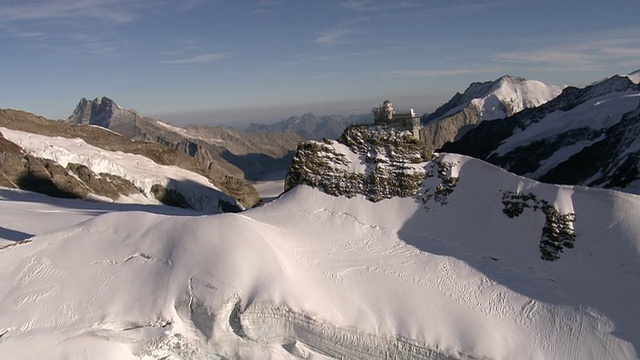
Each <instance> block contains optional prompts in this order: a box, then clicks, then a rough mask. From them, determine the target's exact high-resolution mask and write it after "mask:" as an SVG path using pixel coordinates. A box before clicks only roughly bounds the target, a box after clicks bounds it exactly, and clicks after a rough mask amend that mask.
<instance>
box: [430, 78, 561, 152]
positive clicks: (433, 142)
mask: <svg viewBox="0 0 640 360" xmlns="http://www.w3.org/2000/svg"><path fill="white" fill-rule="evenodd" d="M562 89H563V86H554V85H546V84H544V83H542V82H539V81H535V80H527V79H525V78H522V77H514V76H509V75H505V76H502V77H500V78H499V79H496V80H494V81H487V82H475V83H472V84H471V85H469V87H468V88H467V89H466V90H465V91H464V93H462V94H460V93H456V94H455V95H454V96H453V97H452V98H451V99H450V100H449V101H448V102H447V103H445V104H444V105H442V106H440V107H439V108H438V109H436V110H435V111H434V112H433V113H431V114H428V115H425V116H423V117H422V122H423V123H424V125H423V128H422V129H421V131H420V139H421V141H423V142H424V143H425V144H426V146H427V147H428V148H429V149H431V150H436V149H439V148H440V147H441V146H442V145H444V144H445V143H446V142H447V141H454V140H456V139H459V138H460V137H461V136H462V135H464V134H465V133H466V132H467V131H468V130H470V129H472V128H473V127H474V126H476V125H477V124H478V123H480V122H482V121H485V120H495V119H501V118H504V117H507V116H510V115H513V114H515V113H517V112H519V111H522V110H523V109H527V108H532V107H536V106H539V105H541V104H543V103H545V102H547V101H549V100H551V99H553V98H554V97H555V96H557V95H559V94H560V92H561V90H562Z"/></svg>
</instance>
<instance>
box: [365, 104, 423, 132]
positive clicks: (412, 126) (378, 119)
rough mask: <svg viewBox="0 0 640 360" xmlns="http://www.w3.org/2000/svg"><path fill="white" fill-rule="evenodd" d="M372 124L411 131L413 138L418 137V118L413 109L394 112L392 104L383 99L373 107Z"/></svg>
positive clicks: (419, 126)
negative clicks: (378, 104)
mask: <svg viewBox="0 0 640 360" xmlns="http://www.w3.org/2000/svg"><path fill="white" fill-rule="evenodd" d="M373 119H374V120H373V123H374V125H383V126H389V127H391V128H393V129H396V130H400V131H407V130H408V131H411V133H412V134H413V137H414V138H415V139H420V128H421V127H422V126H421V124H420V118H419V117H418V116H416V114H415V113H414V112H413V109H410V110H409V111H407V112H396V111H395V110H394V109H393V104H392V103H391V101H389V100H385V101H384V102H383V103H382V106H380V107H377V108H373Z"/></svg>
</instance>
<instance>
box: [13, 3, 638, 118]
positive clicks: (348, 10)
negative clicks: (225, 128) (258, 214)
mask: <svg viewBox="0 0 640 360" xmlns="http://www.w3.org/2000/svg"><path fill="white" fill-rule="evenodd" d="M639 12H640V4H639V3H638V2H637V0H612V1H608V2H595V1H585V2H579V3H578V2H568V1H563V2H559V1H552V0H535V1H534V0H480V1H470V0H460V1H442V0H427V1H412V0H405V1H401V2H387V1H381V0H332V1H326V2H307V1H304V2H294V1H275V0H254V1H242V2H233V1H218V0H158V1H134V2H132V1H128V0H86V1H82V2H79V1H75V0H56V1H48V0H30V1H25V2H18V1H9V2H8V3H7V4H3V6H2V7H1V8H0V44H1V45H2V48H3V56H2V59H0V76H1V77H2V79H3V82H4V83H5V84H8V85H7V86H4V87H2V88H1V89H0V99H1V100H0V108H17V109H23V110H26V111H29V112H32V113H35V114H37V115H42V116H45V117H48V118H52V119H64V118H66V117H68V116H69V115H70V114H71V112H72V111H73V109H74V107H75V105H76V103H77V102H78V101H79V100H80V99H81V98H83V97H84V98H88V99H92V98H95V97H100V96H107V97H109V98H111V99H113V100H114V101H116V102H117V103H118V104H121V105H122V106H123V107H125V108H129V109H135V110H136V111H138V112H139V113H140V114H143V115H146V116H152V117H156V118H159V119H161V120H165V121H169V122H176V123H177V124H178V125H182V124H184V123H187V122H188V123H193V122H195V123H206V124H212V125H213V124H216V123H218V124H219V123H225V124H229V123H231V124H234V125H235V124H236V123H237V124H244V123H247V122H271V121H274V120H276V121H277V120H281V119H286V118H288V117H290V116H294V115H301V114H303V113H307V112H312V113H314V114H316V115H319V116H320V115H329V114H342V115H345V114H349V113H352V112H354V111H355V112H356V113H361V112H368V111H369V110H370V109H371V108H372V107H374V106H377V105H378V104H379V103H380V102H381V101H383V100H385V99H390V100H392V101H393V102H394V103H395V104H396V105H397V106H398V107H401V108H410V107H411V108H414V109H416V112H418V113H424V112H430V111H433V110H434V109H435V108H436V107H437V106H439V105H441V104H442V103H443V102H445V101H447V100H448V99H449V98H451V96H453V95H454V94H455V93H456V92H462V91H464V90H465V89H466V88H467V86H469V84H471V83H472V82H482V81H491V80H495V79H497V78H499V77H500V76H502V75H506V74H509V75H514V76H521V77H525V78H527V79H531V80H539V81H542V82H544V83H546V84H549V85H565V84H566V85H574V86H584V85H587V84H589V83H591V82H593V81H597V80H599V79H602V78H605V77H609V76H612V75H614V74H627V73H629V72H632V71H635V70H637V69H639V68H640V62H639V61H638V58H639V57H640V26H639V25H638V23H637V14H638V13H639ZM524 14H526V16H524Z"/></svg>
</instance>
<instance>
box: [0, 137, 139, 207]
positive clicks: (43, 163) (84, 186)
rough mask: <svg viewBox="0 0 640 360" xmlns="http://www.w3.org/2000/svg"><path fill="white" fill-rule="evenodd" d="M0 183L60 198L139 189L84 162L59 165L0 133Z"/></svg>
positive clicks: (109, 195)
mask: <svg viewBox="0 0 640 360" xmlns="http://www.w3.org/2000/svg"><path fill="white" fill-rule="evenodd" d="M0 186H4V187H9V188H19V189H24V190H29V191H35V192H39V193H43V194H46V195H50V196H54V197H62V198H78V199H83V198H87V197H89V196H90V195H97V196H100V197H107V198H110V199H112V200H116V199H118V198H119V197H120V196H121V195H125V196H126V195H130V194H136V193H140V189H139V188H137V187H136V186H135V185H133V184H132V183H131V182H130V181H128V180H126V179H124V178H122V177H119V176H116V175H112V174H107V173H101V174H96V173H94V172H93V171H91V170H90V169H89V168H87V167H86V166H83V165H80V164H68V165H67V167H66V168H65V167H62V166H61V165H59V164H58V163H56V162H55V161H52V160H50V159H42V158H38V157H34V156H31V155H29V154H26V153H25V152H24V151H23V150H22V149H21V148H20V147H19V146H18V145H16V144H14V143H12V142H10V141H8V140H7V139H5V138H4V137H3V136H2V134H0Z"/></svg>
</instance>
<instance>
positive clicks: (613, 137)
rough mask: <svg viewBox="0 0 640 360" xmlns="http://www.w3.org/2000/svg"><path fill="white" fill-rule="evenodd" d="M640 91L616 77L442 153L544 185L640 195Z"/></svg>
mask: <svg viewBox="0 0 640 360" xmlns="http://www.w3.org/2000/svg"><path fill="white" fill-rule="evenodd" d="M639 114H640V85H638V83H636V82H634V81H632V78H630V77H628V76H617V75H616V76H613V77H611V78H608V79H605V80H603V81H600V82H598V83H595V84H593V85H590V86H587V87H585V88H582V89H579V88H575V87H568V88H566V89H565V90H564V91H563V92H562V94H561V95H559V96H558V97H556V98H555V99H553V100H551V101H549V102H548V103H546V104H543V105H541V106H539V107H537V108H532V109H528V110H524V111H522V112H520V113H517V114H515V115H513V116H511V117H508V118H506V119H503V120H499V121H492V122H483V123H481V124H479V125H478V126H477V127H476V128H475V129H472V130H470V131H469V132H468V133H467V134H466V135H464V136H463V137H462V138H461V139H459V140H457V141H455V142H453V143H448V144H446V145H445V146H443V147H442V151H445V152H456V153H460V154H465V155H469V156H473V157H476V158H480V159H484V160H486V161H488V162H490V163H492V164H495V165H498V166H500V167H503V168H505V169H507V170H509V171H512V172H514V173H516V174H520V175H523V176H527V177H531V178H534V179H539V180H541V181H545V182H552V183H560V184H576V185H585V186H594V187H604V188H613V189H618V190H622V191H627V192H632V193H640V176H639V169H638V160H639V159H640V138H638V136H637V134H638V133H640V121H638V120H640V117H639Z"/></svg>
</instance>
